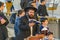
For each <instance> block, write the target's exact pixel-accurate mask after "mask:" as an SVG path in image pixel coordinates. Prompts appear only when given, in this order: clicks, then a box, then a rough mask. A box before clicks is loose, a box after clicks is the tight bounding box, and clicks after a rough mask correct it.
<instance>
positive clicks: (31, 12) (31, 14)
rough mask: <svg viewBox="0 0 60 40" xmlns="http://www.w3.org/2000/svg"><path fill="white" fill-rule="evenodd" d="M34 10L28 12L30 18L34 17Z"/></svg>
mask: <svg viewBox="0 0 60 40" xmlns="http://www.w3.org/2000/svg"><path fill="white" fill-rule="evenodd" d="M34 13H35V12H34V10H32V9H30V10H28V15H29V17H34Z"/></svg>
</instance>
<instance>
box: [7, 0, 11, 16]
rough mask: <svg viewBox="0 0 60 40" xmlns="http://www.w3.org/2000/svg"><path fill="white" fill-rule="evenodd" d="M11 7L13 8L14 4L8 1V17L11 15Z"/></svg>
mask: <svg viewBox="0 0 60 40" xmlns="http://www.w3.org/2000/svg"><path fill="white" fill-rule="evenodd" d="M11 7H12V2H11V0H7V2H6V9H7V13H6V15H8V16H9V15H11V13H10V12H11Z"/></svg>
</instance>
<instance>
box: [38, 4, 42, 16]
mask: <svg viewBox="0 0 60 40" xmlns="http://www.w3.org/2000/svg"><path fill="white" fill-rule="evenodd" d="M40 12H41V6H40V5H39V6H38V10H37V13H38V15H39V16H40Z"/></svg>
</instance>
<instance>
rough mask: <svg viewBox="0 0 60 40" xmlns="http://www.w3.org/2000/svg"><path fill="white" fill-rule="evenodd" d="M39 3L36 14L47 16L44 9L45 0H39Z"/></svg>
mask: <svg viewBox="0 0 60 40" xmlns="http://www.w3.org/2000/svg"><path fill="white" fill-rule="evenodd" d="M40 1H41V5H39V6H38V14H39V16H48V13H47V9H46V6H45V4H46V0H40Z"/></svg>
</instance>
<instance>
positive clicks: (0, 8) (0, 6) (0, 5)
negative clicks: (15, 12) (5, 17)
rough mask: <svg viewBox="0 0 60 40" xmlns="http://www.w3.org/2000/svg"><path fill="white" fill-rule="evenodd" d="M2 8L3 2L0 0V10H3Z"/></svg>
mask: <svg viewBox="0 0 60 40" xmlns="http://www.w3.org/2000/svg"><path fill="white" fill-rule="evenodd" d="M3 9H4V3H3V2H0V11H3Z"/></svg>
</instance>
